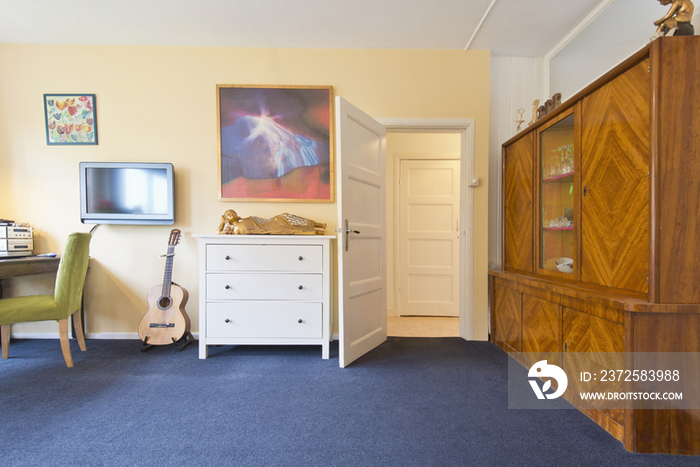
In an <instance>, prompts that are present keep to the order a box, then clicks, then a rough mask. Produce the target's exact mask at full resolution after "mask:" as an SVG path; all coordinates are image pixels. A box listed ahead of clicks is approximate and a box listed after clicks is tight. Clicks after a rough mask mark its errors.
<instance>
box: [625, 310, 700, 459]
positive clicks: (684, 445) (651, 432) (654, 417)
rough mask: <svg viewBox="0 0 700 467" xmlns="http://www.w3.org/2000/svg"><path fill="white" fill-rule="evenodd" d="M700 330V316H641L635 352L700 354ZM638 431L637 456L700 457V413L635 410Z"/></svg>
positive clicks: (637, 317) (636, 429)
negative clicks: (645, 453) (641, 453)
mask: <svg viewBox="0 0 700 467" xmlns="http://www.w3.org/2000/svg"><path fill="white" fill-rule="evenodd" d="M698 329H700V315H698V314H692V315H691V314H675V315H669V314H646V313H638V314H636V319H635V340H634V341H635V348H634V350H635V351H636V352H700V334H699V333H698ZM689 371H697V369H689ZM634 427H635V448H634V450H635V451H636V452H656V453H667V454H687V455H700V410H635V419H634Z"/></svg>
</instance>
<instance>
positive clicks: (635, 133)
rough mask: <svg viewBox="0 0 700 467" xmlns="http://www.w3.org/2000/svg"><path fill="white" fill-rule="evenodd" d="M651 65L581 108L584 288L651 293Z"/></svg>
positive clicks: (637, 69) (608, 87) (642, 65)
mask: <svg viewBox="0 0 700 467" xmlns="http://www.w3.org/2000/svg"><path fill="white" fill-rule="evenodd" d="M650 95H651V87H650V75H649V62H648V60H645V61H644V62H642V63H640V64H638V65H636V66H635V67H634V68H632V69H630V70H629V71H627V72H626V73H624V74H622V75H620V76H619V77H617V78H616V79H615V80H613V81H611V82H610V83H608V84H606V85H605V86H603V87H602V88H600V89H599V90H597V91H596V92H594V93H593V94H591V95H590V96H589V97H587V98H585V99H584V100H583V105H582V127H583V138H582V144H583V148H582V149H583V155H582V161H581V162H582V166H583V167H582V168H583V170H582V172H583V173H582V186H583V190H584V193H585V195H584V196H583V197H582V201H581V216H582V220H581V225H582V231H581V242H582V243H581V280H582V281H583V282H590V283H593V284H599V285H603V286H607V287H614V288H618V289H625V290H632V291H637V292H643V293H646V292H648V290H649V285H648V282H647V278H648V276H649V229H650V217H649V200H650V179H649V154H650V139H649V138H650V110H649V108H650V107H649V99H650Z"/></svg>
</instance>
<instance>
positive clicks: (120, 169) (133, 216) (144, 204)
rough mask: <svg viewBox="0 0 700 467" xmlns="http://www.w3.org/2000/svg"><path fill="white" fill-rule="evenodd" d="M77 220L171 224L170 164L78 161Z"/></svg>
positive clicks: (172, 188) (173, 214)
mask: <svg viewBox="0 0 700 467" xmlns="http://www.w3.org/2000/svg"><path fill="white" fill-rule="evenodd" d="M80 220H81V222H83V223H84V224H151V225H169V224H173V223H174V222H175V209H174V186H173V165H172V164H167V163H146V162H81V163H80Z"/></svg>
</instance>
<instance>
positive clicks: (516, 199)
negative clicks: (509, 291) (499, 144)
mask: <svg viewBox="0 0 700 467" xmlns="http://www.w3.org/2000/svg"><path fill="white" fill-rule="evenodd" d="M534 143H535V140H534V132H530V133H528V134H526V135H525V136H523V137H522V138H520V139H519V140H518V141H516V142H515V143H513V144H511V145H510V146H508V147H507V148H506V149H505V154H504V177H503V178H504V183H503V186H504V197H503V199H504V211H505V212H504V229H503V230H504V236H505V239H504V240H505V265H506V268H509V269H516V270H520V271H529V272H534V264H533V255H534V254H533V246H534V244H533V241H534V237H533V235H534V231H533V226H532V219H533V211H532V209H533V192H532V189H533V183H534V175H533V173H534V169H535V162H534V158H535V145H534Z"/></svg>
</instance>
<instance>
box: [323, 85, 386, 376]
mask: <svg viewBox="0 0 700 467" xmlns="http://www.w3.org/2000/svg"><path fill="white" fill-rule="evenodd" d="M335 111H336V148H337V152H336V154H337V157H338V159H337V160H338V165H337V166H338V178H337V181H338V183H337V186H338V233H339V234H340V235H339V241H338V245H337V248H338V274H339V276H340V277H339V278H338V307H339V308H338V319H339V334H340V345H339V360H340V366H341V367H343V368H344V367H345V366H347V365H349V364H350V363H351V362H353V361H354V360H356V359H357V358H359V357H361V356H362V355H364V354H365V353H367V352H369V351H370V350H372V349H373V348H375V347H377V346H378V345H379V344H381V343H382V342H384V341H386V337H387V332H386V317H387V316H386V314H387V313H386V306H387V305H386V304H387V293H386V164H385V153H386V128H385V127H384V126H383V125H382V124H380V123H379V122H377V121H376V120H374V119H373V118H372V117H370V116H369V115H367V114H366V113H364V112H363V111H362V110H360V109H358V108H357V107H355V106H354V105H352V104H350V103H349V102H348V101H346V100H345V99H343V98H342V97H340V96H337V97H336V107H335Z"/></svg>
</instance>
